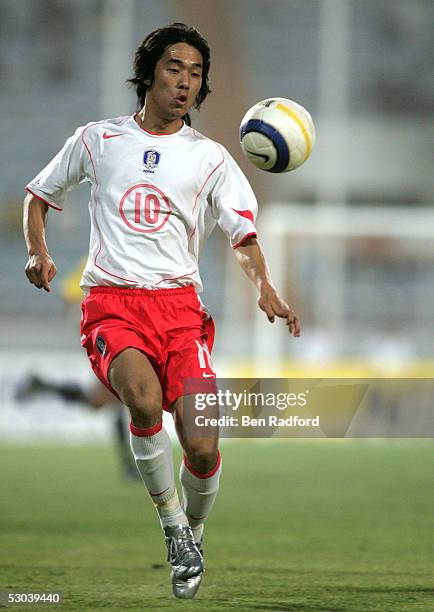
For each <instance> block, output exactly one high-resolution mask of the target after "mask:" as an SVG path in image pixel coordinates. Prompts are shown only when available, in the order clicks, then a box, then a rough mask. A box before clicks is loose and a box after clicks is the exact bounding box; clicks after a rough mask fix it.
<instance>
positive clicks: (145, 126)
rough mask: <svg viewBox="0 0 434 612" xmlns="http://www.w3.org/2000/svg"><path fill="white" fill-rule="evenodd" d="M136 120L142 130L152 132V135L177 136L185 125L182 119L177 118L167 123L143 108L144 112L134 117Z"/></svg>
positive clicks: (141, 111)
mask: <svg viewBox="0 0 434 612" xmlns="http://www.w3.org/2000/svg"><path fill="white" fill-rule="evenodd" d="M134 119H135V121H136V123H137V124H138V125H139V126H140V127H141V128H142V130H145V131H146V132H150V133H151V134H161V135H163V134H165V135H167V134H175V133H176V132H179V130H180V129H181V128H182V126H183V125H184V122H183V120H182V119H179V118H176V119H174V120H173V121H167V120H165V119H162V118H161V117H157V116H155V115H154V114H153V113H151V112H149V110H148V109H146V107H143V108H142V110H140V111H139V112H138V113H137V114H136V115H135V116H134Z"/></svg>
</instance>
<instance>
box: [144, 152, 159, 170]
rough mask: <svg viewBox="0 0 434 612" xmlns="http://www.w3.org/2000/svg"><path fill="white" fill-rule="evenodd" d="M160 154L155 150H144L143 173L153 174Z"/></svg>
mask: <svg viewBox="0 0 434 612" xmlns="http://www.w3.org/2000/svg"><path fill="white" fill-rule="evenodd" d="M160 157H161V153H160V152H159V151H157V149H146V151H145V152H144V153H143V165H144V169H143V172H148V173H152V174H153V173H154V172H155V168H156V167H157V166H158V164H159V163H160Z"/></svg>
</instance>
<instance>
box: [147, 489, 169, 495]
mask: <svg viewBox="0 0 434 612" xmlns="http://www.w3.org/2000/svg"><path fill="white" fill-rule="evenodd" d="M169 489H170V487H167V489H164V491H159V492H158V493H153V492H152V491H149V495H152V497H155V496H156V495H163V493H165V492H166V491H168V490H169Z"/></svg>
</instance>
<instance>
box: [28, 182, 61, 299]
mask: <svg viewBox="0 0 434 612" xmlns="http://www.w3.org/2000/svg"><path fill="white" fill-rule="evenodd" d="M47 214H48V206H47V204H46V203H45V202H43V201H42V200H40V199H39V198H37V197H35V196H34V195H32V194H31V193H29V194H28V195H27V196H26V198H25V200H24V214H23V230H24V238H25V240H26V245H27V251H28V254H29V260H28V262H27V264H26V267H25V272H26V276H27V278H28V279H29V281H30V282H31V283H32V285H35V287H37V288H38V289H45V291H50V290H51V289H50V282H51V281H52V280H53V278H54V277H55V275H56V266H55V264H54V261H53V260H52V259H51V257H50V255H49V253H48V247H47V243H46V240H45V225H46V223H47Z"/></svg>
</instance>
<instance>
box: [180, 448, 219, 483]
mask: <svg viewBox="0 0 434 612" xmlns="http://www.w3.org/2000/svg"><path fill="white" fill-rule="evenodd" d="M221 463H222V458H221V455H220V451H218V455H217V463H216V464H215V466H214V467H213V469H212V470H210V471H209V472H206V474H204V473H203V472H198V471H197V470H195V469H194V467H193V466H192V465H191V463H189V461H188V459H187V457H186V456H185V455H184V465H185V467H186V468H187V469H188V471H189V472H191V473H192V474H193V475H194V476H197V478H211V476H214V474H215V473H216V472H217V470H218V469H219V467H220V465H221Z"/></svg>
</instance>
